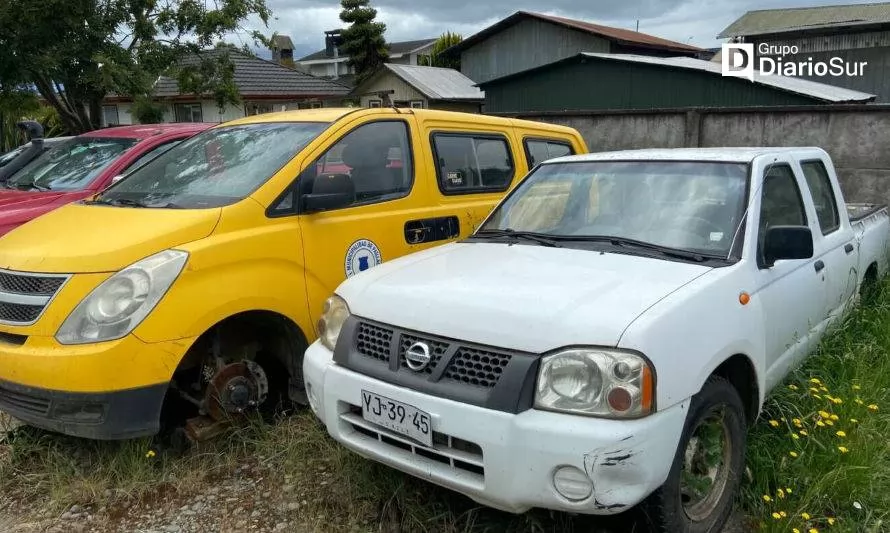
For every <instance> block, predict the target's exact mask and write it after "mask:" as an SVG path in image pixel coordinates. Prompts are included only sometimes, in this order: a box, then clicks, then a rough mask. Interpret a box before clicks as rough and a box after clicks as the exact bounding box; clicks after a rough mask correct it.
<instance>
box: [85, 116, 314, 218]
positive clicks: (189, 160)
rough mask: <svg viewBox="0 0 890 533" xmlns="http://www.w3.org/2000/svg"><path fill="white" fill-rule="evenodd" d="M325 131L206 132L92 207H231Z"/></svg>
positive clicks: (308, 125) (267, 127)
mask: <svg viewBox="0 0 890 533" xmlns="http://www.w3.org/2000/svg"><path fill="white" fill-rule="evenodd" d="M328 125H329V124H327V123H321V122H272V123H263V124H243V125H238V126H223V127H220V128H213V129H210V130H206V131H204V132H201V133H199V134H197V135H195V136H194V137H190V138H189V139H186V140H185V141H183V142H181V143H179V144H177V145H176V146H174V147H173V148H171V149H170V150H168V151H167V152H165V153H163V154H161V155H159V156H158V157H156V158H155V159H152V160H151V161H149V162H148V163H146V164H145V165H143V166H142V167H141V168H138V169H137V170H135V171H133V173H132V174H130V175H128V176H127V177H126V178H124V179H122V180H121V181H119V182H118V183H116V184H114V185H112V186H111V187H109V188H108V189H106V190H105V191H104V192H103V193H102V194H101V195H99V196H98V197H97V198H96V200H95V202H96V203H104V204H111V205H121V206H128V207H168V208H181V209H201V208H210V207H221V206H224V205H229V204H233V203H235V202H238V201H240V200H242V199H244V198H246V197H247V196H248V195H249V194H251V193H252V192H253V191H255V190H256V189H257V188H259V187H260V186H261V185H262V184H263V183H265V182H266V180H268V179H269V178H270V177H272V176H273V175H274V174H275V173H276V172H277V171H278V170H280V169H281V168H282V167H283V166H284V165H285V164H287V163H288V162H289V161H290V160H291V159H293V157H294V156H295V155H297V153H299V152H300V150H302V149H303V148H304V147H305V146H306V145H307V144H309V143H310V142H311V141H312V140H313V139H314V138H315V137H316V136H318V135H319V134H320V133H321V132H322V131H324V129H325V128H327V127H328Z"/></svg>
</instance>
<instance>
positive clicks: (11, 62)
mask: <svg viewBox="0 0 890 533" xmlns="http://www.w3.org/2000/svg"><path fill="white" fill-rule="evenodd" d="M254 15H256V16H258V18H259V19H260V20H261V21H262V22H263V24H264V25H265V24H267V23H268V19H269V16H270V15H271V13H270V11H269V10H268V8H267V7H266V4H265V0H216V1H215V2H213V3H205V2H200V1H196V0H165V1H164V2H158V1H157V0H43V1H41V2H39V3H38V2H33V1H32V0H3V1H2V2H0V80H2V84H3V85H10V84H23V85H26V86H29V87H33V88H34V89H36V91H37V92H39V94H40V96H41V97H43V99H45V100H46V101H47V102H48V103H49V104H50V105H51V106H52V107H54V108H55V109H56V110H57V112H58V113H59V117H60V119H61V121H62V123H63V124H64V126H65V128H66V129H67V130H68V132H69V133H72V134H76V133H81V132H84V131H89V130H92V129H96V128H98V127H99V126H100V125H101V120H102V112H101V111H102V100H103V98H104V97H105V96H106V95H107V94H109V93H116V94H119V95H126V96H132V97H134V98H135V97H139V96H146V97H148V96H150V95H151V93H152V89H153V86H154V83H155V81H156V80H157V79H158V77H159V76H161V75H167V76H171V77H174V78H176V79H177V80H178V81H179V82H180V90H181V91H182V92H184V93H186V92H189V91H190V90H191V89H195V88H197V89H201V90H204V91H205V93H209V94H213V96H214V97H215V98H217V103H220V102H221V101H222V103H223V104H224V103H225V102H224V101H227V100H232V91H231V86H230V85H231V84H230V83H229V81H230V78H231V76H229V75H227V72H226V71H227V70H230V61H228V55H227V54H222V55H221V54H219V53H216V54H205V52H204V50H205V48H207V47H209V46H211V45H212V44H213V43H214V42H215V41H217V40H220V39H222V37H223V36H225V35H227V34H229V33H232V32H234V31H237V30H240V29H242V26H241V25H242V23H243V21H245V20H247V18H249V17H252V16H254ZM250 35H251V36H252V38H253V40H254V42H260V43H265V42H266V41H265V38H264V37H263V36H262V35H261V34H259V33H258V32H250ZM188 57H197V58H199V59H200V61H199V62H198V63H197V64H194V63H193V64H192V65H189V66H186V67H184V68H181V67H180V66H179V63H180V61H181V60H183V59H185V58H188ZM221 57H222V58H223V59H220V58H221ZM227 85H229V86H227ZM220 87H222V88H220ZM205 93H202V94H205ZM235 95H236V97H237V91H235ZM221 105H222V104H221Z"/></svg>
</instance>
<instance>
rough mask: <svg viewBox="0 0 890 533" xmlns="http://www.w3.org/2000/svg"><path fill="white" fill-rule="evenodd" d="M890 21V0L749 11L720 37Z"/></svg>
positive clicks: (719, 36)
mask: <svg viewBox="0 0 890 533" xmlns="http://www.w3.org/2000/svg"><path fill="white" fill-rule="evenodd" d="M884 23H890V2H881V3H875V4H852V5H841V6H820V7H800V8H788V9H762V10H757V11H748V12H747V13H745V14H744V15H742V16H741V17H740V18H739V19H737V20H736V21H735V22H733V23H732V24H730V25H729V26H728V27H727V28H726V29H725V30H723V31H722V32H720V34H719V35H717V37H718V38H725V37H733V36H745V35H761V34H770V33H783V32H792V31H800V30H808V29H817V28H832V27H844V26H858V25H863V24H884Z"/></svg>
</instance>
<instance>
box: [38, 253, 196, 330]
mask: <svg viewBox="0 0 890 533" xmlns="http://www.w3.org/2000/svg"><path fill="white" fill-rule="evenodd" d="M187 259H188V253H186V252H183V251H180V250H165V251H163V252H160V253H157V254H155V255H152V256H149V257H146V258H145V259H142V260H141V261H137V262H136V263H133V264H132V265H130V266H128V267H127V268H125V269H123V270H121V271H120V272H117V273H116V274H114V275H112V276H111V277H110V278H108V279H106V280H105V281H103V282H102V283H101V284H100V285H99V286H98V287H96V288H95V289H93V291H92V292H90V294H88V295H87V297H86V298H84V299H83V300H81V302H80V303H79V304H77V307H75V308H74V310H73V311H71V314H70V315H68V318H66V319H65V322H63V323H62V325H61V327H59V331H58V332H56V340H57V341H59V343H60V344H87V343H91V342H101V341H110V340H115V339H119V338H121V337H124V336H126V335H128V334H129V333H130V332H131V331H133V330H134V329H135V328H136V326H138V325H139V323H140V322H142V320H143V319H145V317H146V316H148V314H149V313H150V312H151V311H152V309H154V307H155V305H157V303H158V302H159V301H160V300H161V298H162V297H163V296H164V294H166V293H167V290H168V289H169V288H170V286H171V285H172V284H173V282H174V281H175V280H176V278H177V276H179V273H180V272H182V268H183V267H184V266H185V262H186V260H187Z"/></svg>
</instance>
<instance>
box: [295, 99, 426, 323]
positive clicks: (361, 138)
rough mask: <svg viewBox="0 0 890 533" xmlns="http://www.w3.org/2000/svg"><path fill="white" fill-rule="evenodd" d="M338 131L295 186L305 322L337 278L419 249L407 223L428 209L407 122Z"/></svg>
mask: <svg viewBox="0 0 890 533" xmlns="http://www.w3.org/2000/svg"><path fill="white" fill-rule="evenodd" d="M342 131H343V134H342V135H340V136H339V138H337V139H336V140H333V144H330V145H327V146H328V147H327V149H320V151H319V153H318V154H313V155H312V156H310V159H309V160H310V161H312V162H311V163H310V164H309V165H308V166H307V167H306V169H305V170H304V171H303V173H302V174H301V175H300V179H299V181H298V187H299V197H300V198H301V200H300V203H301V205H300V209H301V216H300V230H301V233H302V236H303V253H304V261H305V265H306V267H305V271H306V287H307V292H308V294H307V297H308V300H309V309H310V315H311V317H312V321H313V323H315V322H316V321H317V320H318V316H319V314H320V313H321V310H322V304H323V302H324V300H325V299H326V298H328V297H329V296H330V295H331V294H332V293H333V291H334V289H336V288H337V286H338V285H339V284H340V283H341V282H342V281H343V280H344V279H346V278H347V277H350V276H354V275H355V274H358V273H359V272H363V271H365V270H368V269H369V268H373V267H374V266H376V265H378V264H380V263H382V262H383V261H389V260H392V259H395V258H397V257H400V256H403V255H405V254H408V253H411V252H414V251H417V250H420V249H423V248H425V247H427V246H425V245H424V244H423V243H417V244H412V242H414V240H413V239H412V237H411V235H412V234H413V233H412V232H411V231H409V230H410V229H411V224H410V222H411V221H418V220H424V219H425V218H427V217H428V213H427V212H426V211H427V209H428V207H429V205H430V199H429V196H430V193H429V181H430V180H429V179H427V178H426V177H425V176H426V175H427V173H428V170H427V166H428V165H427V163H426V162H425V161H423V159H422V157H420V156H419V155H418V150H416V147H417V146H419V145H421V144H422V143H423V142H424V141H423V139H421V137H420V136H419V134H418V131H417V127H416V120H415V118H414V117H413V116H412V115H410V114H404V115H395V114H393V115H383V114H381V115H372V116H370V117H368V116H366V117H364V118H363V119H359V120H357V121H355V122H353V123H351V124H349V125H347V126H346V127H344V128H343V130H342ZM406 226H407V228H406Z"/></svg>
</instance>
